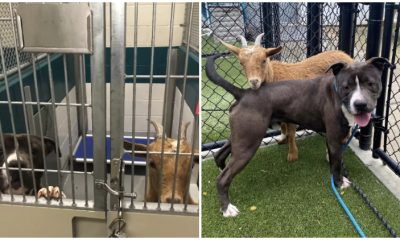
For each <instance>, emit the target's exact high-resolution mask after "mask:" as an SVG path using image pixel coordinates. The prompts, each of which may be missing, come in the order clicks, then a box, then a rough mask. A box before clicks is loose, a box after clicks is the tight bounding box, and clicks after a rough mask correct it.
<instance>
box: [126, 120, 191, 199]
mask: <svg viewBox="0 0 400 240" xmlns="http://www.w3.org/2000/svg"><path fill="white" fill-rule="evenodd" d="M151 123H152V124H153V126H154V128H155V130H156V137H155V140H154V141H153V142H152V143H150V144H148V145H144V144H138V143H135V146H134V147H135V151H148V152H149V157H148V158H149V166H150V169H149V175H148V183H149V187H148V189H147V193H146V200H147V201H149V202H157V201H158V196H160V198H161V202H164V203H171V202H172V201H174V203H185V200H186V198H187V197H188V198H189V199H188V202H189V204H197V203H196V202H195V201H194V200H193V199H192V198H191V196H190V194H189V186H190V179H189V173H190V170H191V168H192V165H191V157H190V155H180V156H179V157H176V154H173V155H164V159H161V154H160V153H151V152H161V151H162V148H163V145H162V139H163V127H162V126H161V125H159V124H158V123H156V122H154V121H151ZM189 124H190V122H187V123H186V124H184V125H183V126H182V128H181V136H180V145H179V153H192V148H191V146H190V144H189V143H188V142H187V140H186V132H187V128H188V126H189ZM177 147H178V140H176V139H172V138H164V152H170V153H176V152H177V151H178V149H177ZM124 148H125V150H132V143H131V142H124ZM135 155H138V156H142V157H146V154H136V153H135ZM176 161H178V163H177V162H176ZM194 161H195V162H197V163H198V158H197V157H195V159H194ZM176 164H178V165H177V168H178V169H176V170H175V166H176ZM175 171H176V173H177V174H176V180H174V177H175ZM174 181H176V183H175V184H176V187H175V193H174V194H173V187H174V186H173V184H174ZM160 184H161V186H160ZM173 195H174V197H173Z"/></svg>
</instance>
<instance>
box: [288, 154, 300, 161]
mask: <svg viewBox="0 0 400 240" xmlns="http://www.w3.org/2000/svg"><path fill="white" fill-rule="evenodd" d="M298 158H299V156H298V155H297V154H294V153H288V156H287V160H288V162H295V161H297V159H298Z"/></svg>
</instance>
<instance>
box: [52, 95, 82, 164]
mask: <svg viewBox="0 0 400 240" xmlns="http://www.w3.org/2000/svg"><path fill="white" fill-rule="evenodd" d="M66 101H67V100H66V98H64V99H63V100H62V102H63V103H65V102H66ZM69 101H70V103H76V102H77V100H76V91H75V87H73V88H72V89H71V90H70V91H69ZM77 111H78V109H77V108H76V107H70V119H71V137H72V144H73V145H74V144H75V143H76V142H77V140H78V137H79V136H78V115H77ZM56 117H57V125H58V126H57V129H58V140H59V146H60V150H61V154H62V157H61V163H62V165H64V163H65V162H66V160H67V158H68V156H69V139H68V118H67V107H63V106H59V107H57V108H56ZM72 150H73V148H72Z"/></svg>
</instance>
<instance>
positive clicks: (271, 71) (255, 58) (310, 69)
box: [216, 33, 353, 169]
mask: <svg viewBox="0 0 400 240" xmlns="http://www.w3.org/2000/svg"><path fill="white" fill-rule="evenodd" d="M263 36H264V33H262V34H260V35H258V36H257V37H256V40H255V42H254V46H248V45H247V41H246V39H245V38H244V37H243V36H239V37H240V39H241V41H242V48H238V47H236V46H233V45H231V44H228V43H226V42H224V41H222V40H221V43H222V44H223V45H224V46H225V47H226V48H228V49H229V50H230V51H231V52H232V53H234V54H235V55H236V57H237V58H238V59H239V61H240V64H241V65H242V66H243V69H244V72H245V74H246V77H247V79H248V82H249V84H250V86H251V88H252V89H258V88H259V87H260V86H261V85H262V84H263V83H269V82H275V81H283V80H297V79H313V78H316V77H319V76H323V75H326V74H327V69H328V68H329V67H330V66H331V65H332V64H334V63H337V62H340V61H341V62H344V63H348V64H350V63H353V59H352V58H351V57H350V56H349V55H347V54H346V53H344V52H342V51H326V52H323V53H319V54H317V55H315V56H312V57H309V58H307V59H305V60H303V61H301V62H297V63H284V62H279V61H272V60H270V59H269V57H271V56H273V55H275V54H277V53H279V52H280V51H281V50H282V47H277V48H263V47H262V46H261V39H262V37H263ZM296 129H297V126H296V125H294V124H288V123H282V124H281V131H282V135H281V137H280V140H279V141H278V142H279V143H280V144H284V143H288V145H289V151H288V161H296V160H297V159H298V150H297V146H296V140H295V137H296ZM229 148H230V143H229V142H228V143H227V144H226V145H225V146H224V147H222V148H221V151H220V152H218V153H217V154H216V159H218V160H219V161H217V165H218V166H219V167H220V168H221V169H223V168H224V166H225V158H226V156H227V155H229V153H230V151H229Z"/></svg>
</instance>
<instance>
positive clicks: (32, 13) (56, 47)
mask: <svg viewBox="0 0 400 240" xmlns="http://www.w3.org/2000/svg"><path fill="white" fill-rule="evenodd" d="M16 14H17V27H18V37H19V41H18V43H19V45H20V46H19V47H20V48H21V49H22V51H24V52H59V53H91V52H92V38H91V28H92V19H91V13H90V9H89V5H88V4H87V3H64V4H60V3H46V4H41V3H27V4H21V5H18V6H17V8H16Z"/></svg>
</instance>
